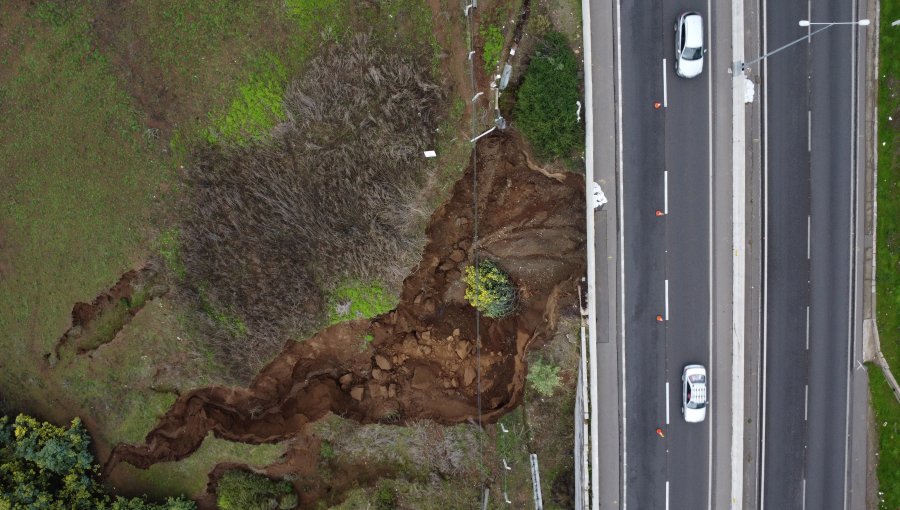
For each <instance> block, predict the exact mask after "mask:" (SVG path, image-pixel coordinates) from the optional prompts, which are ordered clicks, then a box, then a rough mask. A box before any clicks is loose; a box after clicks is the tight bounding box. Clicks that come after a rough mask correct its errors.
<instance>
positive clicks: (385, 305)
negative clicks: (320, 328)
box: [328, 281, 399, 324]
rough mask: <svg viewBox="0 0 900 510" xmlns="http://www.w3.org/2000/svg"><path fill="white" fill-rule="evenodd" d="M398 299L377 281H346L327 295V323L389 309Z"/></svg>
mask: <svg viewBox="0 0 900 510" xmlns="http://www.w3.org/2000/svg"><path fill="white" fill-rule="evenodd" d="M398 301H399V299H398V298H397V296H396V295H395V294H392V293H390V292H388V291H387V289H385V288H384V286H383V285H381V284H380V283H378V282H369V283H366V282H361V281H348V282H345V283H343V284H342V285H339V286H338V287H337V288H335V289H334V290H333V291H331V292H330V293H329V296H328V324H337V323H338V322H343V321H348V320H353V319H359V318H366V319H371V318H373V317H376V316H378V315H381V314H383V313H386V312H389V311H391V310H392V309H393V308H394V307H395V306H397V302H398Z"/></svg>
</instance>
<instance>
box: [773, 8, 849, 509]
mask: <svg viewBox="0 0 900 510" xmlns="http://www.w3.org/2000/svg"><path fill="white" fill-rule="evenodd" d="M855 12H856V4H855V2H852V1H846V0H843V1H839V0H823V1H822V2H816V3H815V4H814V5H813V4H812V3H811V2H810V1H809V0H786V1H784V0H777V1H775V0H767V1H765V6H764V11H763V19H762V30H763V40H764V44H765V47H766V48H769V49H772V48H776V47H779V46H781V45H783V44H786V43H788V42H790V41H792V40H795V39H797V38H799V37H801V36H803V35H804V34H806V33H807V30H808V29H807V28H803V27H800V26H798V21H799V20H801V19H811V20H813V21H817V20H821V21H850V20H854V19H856V18H855ZM814 28H815V27H814ZM857 30H859V29H858V28H856V27H852V26H834V27H831V28H830V29H828V30H826V31H823V32H822V33H820V34H818V35H815V36H814V37H813V38H812V39H811V40H809V41H806V42H803V43H801V44H798V45H795V46H793V47H790V48H788V49H786V50H784V51H783V52H781V53H779V54H777V55H773V56H772V57H770V58H768V59H766V60H765V61H764V65H763V66H760V69H757V70H756V73H757V74H760V73H761V75H762V77H763V90H762V100H763V101H764V103H763V119H762V123H763V127H762V130H763V146H764V158H763V176H764V177H763V181H764V182H763V186H764V199H763V206H764V218H765V219H764V230H763V237H764V257H763V305H762V306H763V338H762V348H763V367H762V403H761V407H762V413H763V415H762V425H761V427H762V438H761V441H762V445H761V463H760V473H759V487H760V495H759V497H760V507H761V508H771V509H779V510H780V509H804V508H815V509H825V510H827V509H844V508H851V507H850V506H848V499H847V496H848V481H847V480H848V479H847V452H848V448H849V445H848V437H849V429H848V414H849V411H850V407H849V404H850V402H848V396H849V394H850V373H851V370H852V364H851V356H850V353H851V350H852V348H853V342H854V338H855V335H854V334H853V332H854V330H855V329H856V327H857V325H856V324H854V320H853V312H852V311H853V310H854V308H855V303H854V302H853V295H852V290H853V289H854V285H853V282H852V279H851V275H853V274H855V267H854V258H853V250H852V249H851V246H852V243H853V242H855V241H854V235H855V231H854V228H853V225H854V223H855V221H856V217H855V215H854V212H853V211H854V210H855V207H856V204H855V202H854V201H853V200H852V198H853V196H854V193H855V183H856V178H857V174H856V172H857V168H856V164H855V161H856V159H855V158H856V154H855V150H856V149H855V146H854V144H853V139H854V137H855V136H856V133H855V126H856V121H857V118H856V112H855V109H854V104H855V103H856V101H857V98H856V97H855V89H854V87H853V83H855V79H856V73H857V69H856V59H855V54H856V47H855V44H856V34H855V31H857Z"/></svg>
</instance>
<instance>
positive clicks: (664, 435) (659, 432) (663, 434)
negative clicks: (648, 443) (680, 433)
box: [656, 428, 666, 437]
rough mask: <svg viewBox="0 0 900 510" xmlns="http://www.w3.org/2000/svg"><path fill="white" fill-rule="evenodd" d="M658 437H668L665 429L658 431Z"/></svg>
mask: <svg viewBox="0 0 900 510" xmlns="http://www.w3.org/2000/svg"><path fill="white" fill-rule="evenodd" d="M656 435H657V436H659V437H666V434H665V433H663V429H659V428H658V429H656Z"/></svg>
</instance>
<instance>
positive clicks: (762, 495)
mask: <svg viewBox="0 0 900 510" xmlns="http://www.w3.org/2000/svg"><path fill="white" fill-rule="evenodd" d="M760 3H761V4H762V51H761V54H762V55H765V54H766V52H767V51H768V35H769V34H768V29H767V27H766V23H767V22H768V9H767V8H766V5H767V4H766V0H760ZM761 64H762V66H761V67H762V69H763V94H762V124H763V133H765V137H764V138H763V143H765V150H764V151H763V161H762V166H763V176H764V179H765V186H763V204H764V205H765V207H764V208H763V236H762V237H763V239H768V235H769V144H768V137H769V72H768V71H769V62H768V60H766V59H763V60H762V62H761ZM763 275H765V279H766V280H768V278H769V245H768V243H766V244H765V250H764V251H763ZM768 304H769V285H768V282H767V281H763V300H762V314H763V324H762V349H761V351H760V362H761V364H762V400H761V401H760V404H759V409H760V414H761V415H762V416H761V419H760V420H759V422H760V423H759V429H760V456H759V509H760V510H765V508H766V392H767V387H766V379H767V377H766V374H767V370H768V364H767V363H766V354H767V353H768V349H767V342H768V336H769V335H768V329H769V313H768Z"/></svg>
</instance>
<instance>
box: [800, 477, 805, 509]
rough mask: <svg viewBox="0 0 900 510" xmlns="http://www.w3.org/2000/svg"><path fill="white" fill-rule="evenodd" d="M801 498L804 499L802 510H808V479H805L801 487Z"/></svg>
mask: <svg viewBox="0 0 900 510" xmlns="http://www.w3.org/2000/svg"><path fill="white" fill-rule="evenodd" d="M801 487H802V488H801V493H802V495H801V497H802V498H803V503H802V505H803V506H802V508H801V510H806V478H804V479H803V485H802V486H801Z"/></svg>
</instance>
